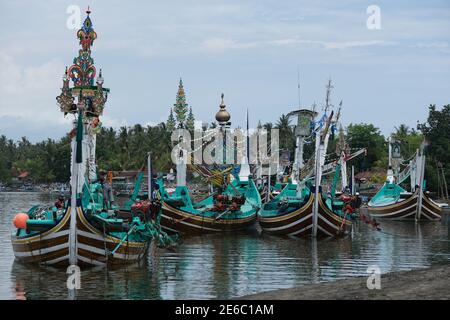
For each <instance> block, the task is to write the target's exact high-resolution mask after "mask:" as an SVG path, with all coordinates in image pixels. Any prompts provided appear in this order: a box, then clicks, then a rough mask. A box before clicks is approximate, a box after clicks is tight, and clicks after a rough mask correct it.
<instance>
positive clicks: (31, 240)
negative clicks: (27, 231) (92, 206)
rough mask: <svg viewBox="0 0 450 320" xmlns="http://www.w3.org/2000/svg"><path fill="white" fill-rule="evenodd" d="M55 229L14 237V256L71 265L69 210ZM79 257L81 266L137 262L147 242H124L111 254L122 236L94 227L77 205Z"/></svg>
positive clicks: (143, 254)
mask: <svg viewBox="0 0 450 320" xmlns="http://www.w3.org/2000/svg"><path fill="white" fill-rule="evenodd" d="M71 210H72V208H68V209H67V211H66V213H65V214H64V216H63V218H62V220H61V221H60V222H59V223H58V224H57V225H56V226H55V227H53V228H52V229H50V230H48V231H47V232H43V233H41V234H39V235H36V236H30V237H17V236H15V235H13V236H12V238H11V242H12V245H13V250H14V255H15V257H16V259H17V260H18V261H21V262H23V263H37V264H44V265H53V266H61V267H65V266H68V265H69V228H70V211H71ZM75 210H77V259H78V264H79V265H81V266H99V265H100V266H104V265H107V264H108V265H123V264H129V263H133V262H136V261H138V260H140V259H142V257H144V256H145V254H146V253H147V249H148V243H147V242H133V241H125V242H124V243H123V244H122V245H121V246H120V247H119V248H118V249H117V251H116V252H115V253H114V255H111V254H109V252H111V251H112V250H114V248H115V247H116V246H117V245H118V243H119V242H120V239H118V238H115V237H112V236H109V235H107V234H104V233H103V232H102V231H100V230H98V229H96V228H95V227H93V226H92V225H91V224H90V223H89V221H88V220H87V219H86V217H85V216H84V213H83V211H82V209H81V208H80V207H77V208H76V209H75Z"/></svg>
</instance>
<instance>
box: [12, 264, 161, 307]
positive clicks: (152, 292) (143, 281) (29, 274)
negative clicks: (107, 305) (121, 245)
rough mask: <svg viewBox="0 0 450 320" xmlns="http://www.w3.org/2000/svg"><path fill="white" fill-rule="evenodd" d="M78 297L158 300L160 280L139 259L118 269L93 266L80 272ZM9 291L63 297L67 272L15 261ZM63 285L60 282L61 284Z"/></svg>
mask: <svg viewBox="0 0 450 320" xmlns="http://www.w3.org/2000/svg"><path fill="white" fill-rule="evenodd" d="M80 280H81V283H80V284H81V290H78V291H77V294H76V298H77V299H91V300H92V299H161V293H160V283H159V282H158V278H157V277H154V276H153V274H152V271H151V270H150V269H149V266H148V261H146V260H142V261H141V262H136V263H132V264H128V265H126V266H123V267H120V268H114V267H112V268H108V269H105V268H102V267H93V268H89V269H85V270H82V271H81V279H80ZM11 282H12V283H11V290H12V293H13V297H15V299H17V300H40V299H58V300H60V299H64V298H65V297H67V298H70V297H69V296H68V291H67V287H66V285H65V283H66V282H67V275H66V274H65V273H64V272H61V270H60V269H58V268H53V267H51V266H46V267H38V266H35V265H24V264H22V263H19V262H17V261H15V262H14V263H13V265H12V267H11ZM61 284H63V285H61Z"/></svg>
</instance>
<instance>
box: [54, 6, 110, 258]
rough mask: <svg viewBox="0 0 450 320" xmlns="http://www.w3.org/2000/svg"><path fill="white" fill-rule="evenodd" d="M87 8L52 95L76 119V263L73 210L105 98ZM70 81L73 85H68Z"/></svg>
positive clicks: (89, 175)
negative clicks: (72, 52)
mask: <svg viewBox="0 0 450 320" xmlns="http://www.w3.org/2000/svg"><path fill="white" fill-rule="evenodd" d="M90 13H91V11H90V10H89V8H88V10H87V11H86V14H87V17H86V19H85V20H84V22H83V25H82V27H81V29H80V30H78V32H77V38H78V40H79V44H80V46H81V48H80V49H79V51H78V56H77V57H75V58H74V59H73V65H72V66H70V68H67V67H66V71H65V73H64V77H63V87H62V88H61V94H60V95H59V96H57V97H56V100H57V103H58V105H59V107H60V110H61V112H63V114H64V116H66V115H67V114H72V115H73V116H74V117H75V118H76V120H75V121H74V128H73V130H72V132H71V138H72V142H71V150H72V159H71V164H72V165H71V178H70V181H71V183H70V185H71V201H70V207H69V208H68V210H70V233H69V263H70V264H71V265H76V264H77V262H78V261H77V259H78V258H77V214H79V213H81V212H82V211H81V206H82V203H81V199H82V193H83V186H84V184H85V181H86V180H88V181H89V180H92V179H95V178H96V174H95V171H96V168H95V140H96V139H95V136H96V133H97V132H98V130H99V129H100V126H101V123H100V119H99V118H100V116H101V115H102V114H103V108H104V106H105V103H106V100H107V98H108V92H109V89H107V88H103V81H104V80H103V77H102V71H101V70H100V72H99V74H98V77H97V79H96V81H95V83H94V80H95V77H96V75H97V70H96V68H95V66H94V59H92V57H91V46H92V45H93V43H94V40H95V39H97V33H96V32H95V31H94V28H93V25H92V21H91V18H90V16H89V15H90ZM70 81H72V84H73V86H70Z"/></svg>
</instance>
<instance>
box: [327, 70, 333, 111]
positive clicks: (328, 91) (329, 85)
mask: <svg viewBox="0 0 450 320" xmlns="http://www.w3.org/2000/svg"><path fill="white" fill-rule="evenodd" d="M326 88H327V95H326V97H325V113H327V111H328V108H329V107H330V94H331V89H333V88H334V87H333V86H332V85H331V78H330V79H328V84H327V86H326Z"/></svg>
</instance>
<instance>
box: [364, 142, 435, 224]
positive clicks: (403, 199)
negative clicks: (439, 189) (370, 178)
mask: <svg viewBox="0 0 450 320" xmlns="http://www.w3.org/2000/svg"><path fill="white" fill-rule="evenodd" d="M395 143H396V142H395V141H392V139H391V138H389V168H388V171H387V179H386V180H387V181H386V182H385V184H384V185H383V187H382V188H381V189H380V190H379V191H378V192H377V193H376V195H375V196H374V197H373V198H372V199H371V200H370V201H369V203H368V204H367V212H368V213H369V215H370V216H372V217H373V218H382V219H391V220H415V221H423V220H425V221H435V220H440V219H441V217H442V211H443V210H442V207H441V206H440V205H439V204H437V203H436V202H434V201H433V200H431V199H430V197H429V194H428V193H427V192H425V191H424V189H425V181H424V173H425V155H424V150H425V143H422V145H421V147H420V148H419V149H418V150H417V151H416V154H415V157H414V159H412V160H411V161H410V163H409V165H408V166H407V167H406V168H405V170H404V171H403V172H401V173H400V174H395V173H394V172H396V171H398V170H394V169H393V165H392V164H393V159H394V158H396V157H395V156H394V155H393V152H392V149H393V148H394V147H393V145H394V144H395ZM399 148H400V147H399V145H395V149H396V150H398V151H397V156H398V157H400V151H399ZM407 178H410V180H411V190H414V191H413V192H407V191H406V190H405V189H403V188H402V187H401V186H400V182H403V181H405V180H406V179H407Z"/></svg>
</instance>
